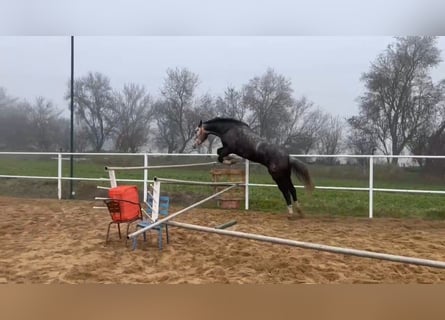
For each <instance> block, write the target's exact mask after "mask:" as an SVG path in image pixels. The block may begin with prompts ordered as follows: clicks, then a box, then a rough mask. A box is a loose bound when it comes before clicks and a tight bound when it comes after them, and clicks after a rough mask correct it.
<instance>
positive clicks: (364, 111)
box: [355, 36, 440, 163]
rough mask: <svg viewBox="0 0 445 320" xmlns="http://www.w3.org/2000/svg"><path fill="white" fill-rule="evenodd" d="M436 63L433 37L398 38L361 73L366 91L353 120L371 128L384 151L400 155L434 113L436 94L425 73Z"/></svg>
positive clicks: (437, 51) (395, 161)
mask: <svg viewBox="0 0 445 320" xmlns="http://www.w3.org/2000/svg"><path fill="white" fill-rule="evenodd" d="M439 62H440V52H439V50H438V49H437V47H436V38H435V37H418V36H413V37H400V38H396V42H395V43H394V44H391V45H389V46H388V48H387V50H386V51H385V52H384V53H383V54H381V55H380V56H379V57H378V58H377V60H376V61H375V62H374V63H373V64H372V65H371V68H370V71H369V72H367V73H365V74H364V75H363V76H362V81H364V83H365V87H366V90H367V91H366V93H365V94H364V95H363V96H362V97H360V115H359V117H360V121H355V122H356V123H362V124H363V125H364V127H365V128H366V130H371V131H372V136H373V137H375V138H376V139H378V142H379V143H378V147H379V148H380V150H381V151H382V152H383V153H384V154H393V155H398V154H400V153H401V152H402V151H403V149H404V148H406V147H407V145H408V143H409V142H410V141H411V140H412V139H413V137H414V135H415V134H416V132H417V131H418V129H419V128H421V127H422V125H424V124H425V123H426V122H427V121H428V119H429V118H430V117H431V115H432V114H433V109H434V106H435V105H436V104H437V102H438V99H439V95H438V94H437V91H436V90H435V86H434V85H433V84H432V81H431V78H430V77H429V75H428V72H429V71H430V69H431V68H432V67H434V66H436V65H437V64H438V63H439ZM356 129H358V128H356ZM393 163H397V158H393Z"/></svg>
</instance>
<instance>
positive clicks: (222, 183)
mask: <svg viewBox="0 0 445 320" xmlns="http://www.w3.org/2000/svg"><path fill="white" fill-rule="evenodd" d="M156 179H157V180H158V181H161V182H164V183H173V184H194V185H203V186H232V185H234V184H235V185H237V186H243V185H244V182H242V181H240V182H232V181H230V182H207V181H193V180H178V179H168V178H155V180H156Z"/></svg>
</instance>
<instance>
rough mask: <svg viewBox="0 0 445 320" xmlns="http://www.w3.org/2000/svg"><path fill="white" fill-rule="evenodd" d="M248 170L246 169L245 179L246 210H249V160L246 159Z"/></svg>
mask: <svg viewBox="0 0 445 320" xmlns="http://www.w3.org/2000/svg"><path fill="white" fill-rule="evenodd" d="M245 165H246V169H245V171H246V172H245V175H246V176H245V178H244V180H245V181H244V201H245V202H244V209H245V210H249V177H250V175H249V173H250V172H249V170H250V169H249V167H250V166H249V160H247V159H246V161H245Z"/></svg>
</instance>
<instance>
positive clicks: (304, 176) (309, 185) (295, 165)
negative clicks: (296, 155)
mask: <svg viewBox="0 0 445 320" xmlns="http://www.w3.org/2000/svg"><path fill="white" fill-rule="evenodd" d="M289 163H290V165H291V167H292V169H293V171H294V172H295V175H296V176H297V177H298V179H299V180H300V181H301V182H303V183H304V187H305V188H306V190H308V191H312V190H314V184H313V182H312V179H311V175H310V174H309V170H308V168H307V166H306V165H305V164H304V163H303V162H301V161H300V160H297V159H293V158H289Z"/></svg>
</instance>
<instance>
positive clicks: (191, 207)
mask: <svg viewBox="0 0 445 320" xmlns="http://www.w3.org/2000/svg"><path fill="white" fill-rule="evenodd" d="M236 186H237V185H236V184H232V185H231V186H229V187H227V188H224V189H223V190H221V191H219V192H217V193H215V194H212V195H211V196H209V197H207V198H205V199H203V200H201V201H198V202H196V203H194V204H192V205H191V206H188V207H187V208H184V209H182V210H179V211H177V212H175V213H173V214H171V215H169V216H167V217H165V218H164V219H161V220H158V221H156V222H155V223H153V224H150V225H148V226H146V227H145V228H142V229H139V230H137V231H135V232H133V233H132V234H129V235H128V237H127V238H128V239H132V238H134V237H136V236H138V235H139V234H141V233H143V232H146V231H148V230H150V229H152V228H154V227H156V226H158V225H160V224H162V223H165V222H167V221H169V220H170V219H173V218H175V217H177V216H178V215H180V214H181V213H184V212H186V211H189V210H190V209H193V208H195V207H197V206H199V205H201V204H203V203H204V202H207V201H209V200H211V199H213V198H215V197H217V196H219V195H220V194H222V193H224V192H226V191H229V190H230V189H232V188H234V187H236Z"/></svg>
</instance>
